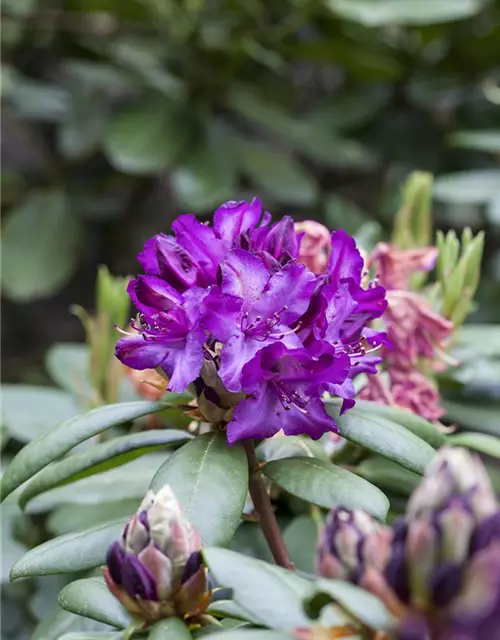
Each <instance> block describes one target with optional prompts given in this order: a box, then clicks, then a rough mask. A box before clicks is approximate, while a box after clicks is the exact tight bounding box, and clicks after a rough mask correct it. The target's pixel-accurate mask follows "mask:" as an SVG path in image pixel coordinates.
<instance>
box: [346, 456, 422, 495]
mask: <svg viewBox="0 0 500 640" xmlns="http://www.w3.org/2000/svg"><path fill="white" fill-rule="evenodd" d="M356 473H357V474H358V475H359V476H361V477H362V478H364V479H365V480H368V482H371V483H372V484H374V485H375V486H377V487H380V488H381V489H383V490H388V491H396V492H397V493H402V494H404V495H407V496H409V495H410V494H411V492H412V491H413V490H414V489H415V487H416V486H417V485H418V483H419V482H420V480H421V476H419V475H418V474H417V473H415V472H414V471H410V470H409V469H405V468H404V467H402V466H401V465H399V464H397V463H396V462H392V460H387V458H381V457H378V456H377V457H374V458H368V459H367V460H363V462H362V463H361V464H360V465H359V466H358V467H357V468H356Z"/></svg>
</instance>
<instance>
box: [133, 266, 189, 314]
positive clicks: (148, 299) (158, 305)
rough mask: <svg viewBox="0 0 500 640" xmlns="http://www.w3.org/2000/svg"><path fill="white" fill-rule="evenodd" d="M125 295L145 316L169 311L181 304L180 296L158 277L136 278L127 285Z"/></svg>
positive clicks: (181, 298)
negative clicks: (127, 295)
mask: <svg viewBox="0 0 500 640" xmlns="http://www.w3.org/2000/svg"><path fill="white" fill-rule="evenodd" d="M127 293H128V294H129V296H130V297H131V298H132V301H133V302H134V304H135V306H136V307H137V309H138V310H139V311H140V312H141V313H144V314H145V315H151V314H153V313H155V312H158V311H169V310H170V309H172V308H173V307H176V306H178V305H181V304H182V303H183V297H182V295H181V294H180V293H178V292H177V291H176V290H175V289H174V288H173V287H171V286H170V285H169V284H167V283H166V282H165V280H163V279H162V278H159V277H158V276H141V275H139V276H137V278H136V280H131V281H130V282H129V283H128V287H127Z"/></svg>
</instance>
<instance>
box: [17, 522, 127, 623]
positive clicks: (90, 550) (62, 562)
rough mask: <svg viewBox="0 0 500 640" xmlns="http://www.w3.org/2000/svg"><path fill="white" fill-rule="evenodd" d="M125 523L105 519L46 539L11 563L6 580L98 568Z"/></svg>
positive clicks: (103, 561)
mask: <svg viewBox="0 0 500 640" xmlns="http://www.w3.org/2000/svg"><path fill="white" fill-rule="evenodd" d="M125 522H126V519H120V520H115V521H113V522H106V523H105V524H101V525H99V526H98V527H92V528H90V529H85V530H84V531H76V532H74V533H67V534H66V535H63V536H59V537H58V538H53V539H52V540H48V541H47V542H44V543H43V544H41V545H39V546H38V547H35V548H34V549H31V550H30V551H28V553H26V554H25V555H24V556H23V557H22V558H21V559H20V560H18V561H17V562H16V563H15V564H14V566H13V567H12V569H11V570H10V579H11V580H17V579H18V578H26V577H28V576H47V575H52V574H56V573H76V572H77V571H85V570H87V569H94V568H95V567H99V566H101V565H102V564H104V563H105V561H106V551H107V549H108V547H109V545H110V544H112V543H113V542H115V541H116V540H118V538H119V537H120V534H121V530H122V529H123V526H124V524H125ZM74 613H78V612H77V611H75V612H74ZM81 615H83V614H81ZM103 622H106V621H105V620H103Z"/></svg>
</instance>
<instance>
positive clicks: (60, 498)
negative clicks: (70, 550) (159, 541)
mask: <svg viewBox="0 0 500 640" xmlns="http://www.w3.org/2000/svg"><path fill="white" fill-rule="evenodd" d="M168 455H169V452H164V453H161V454H158V453H149V454H147V455H145V456H142V458H136V459H135V460H132V462H128V463H127V464H124V465H123V466H121V467H116V468H114V469H110V470H109V471H103V473H100V474H98V475H95V476H88V477H87V478H82V480H77V481H76V482H73V483H72V484H70V485H63V486H62V487H56V488H55V489H51V490H50V491H47V492H46V493H42V494H40V495H39V496H37V497H36V498H33V500H32V501H31V502H29V503H28V506H27V507H26V511H27V512H28V513H45V512H47V511H51V510H52V509H54V508H56V507H60V506H61V505H68V504H73V505H84V506H101V507H102V506H103V505H104V504H106V503H107V502H109V501H110V500H115V501H117V502H118V501H121V500H129V499H134V500H137V504H139V502H140V500H142V498H143V497H144V494H145V493H146V492H147V491H148V489H149V485H150V483H151V480H152V478H153V475H154V474H155V471H156V470H157V469H158V468H159V467H160V466H161V465H162V464H163V463H164V462H165V459H166V457H167V456H168ZM134 511H135V509H134ZM108 519H109V518H108V517H106V518H105V520H108ZM101 522H102V520H101ZM97 524H99V522H97ZM83 526H84V527H85V526H86V524H84V525H83Z"/></svg>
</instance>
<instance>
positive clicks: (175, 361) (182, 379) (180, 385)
mask: <svg viewBox="0 0 500 640" xmlns="http://www.w3.org/2000/svg"><path fill="white" fill-rule="evenodd" d="M205 338H206V336H205V333H204V332H203V330H202V329H196V330H193V331H191V332H190V333H188V334H187V336H186V339H185V342H184V343H183V344H179V346H178V347H177V348H176V347H175V346H173V347H172V348H170V349H169V350H168V352H167V354H166V357H165V359H164V361H163V363H162V368H163V369H164V371H165V372H166V374H167V376H168V377H169V382H168V386H167V390H168V391H174V392H176V393H182V392H183V391H185V390H186V388H187V386H188V385H189V384H190V383H191V382H193V380H195V379H196V378H198V376H199V375H200V371H201V368H202V366H203V357H204V355H203V343H204V342H205Z"/></svg>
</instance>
